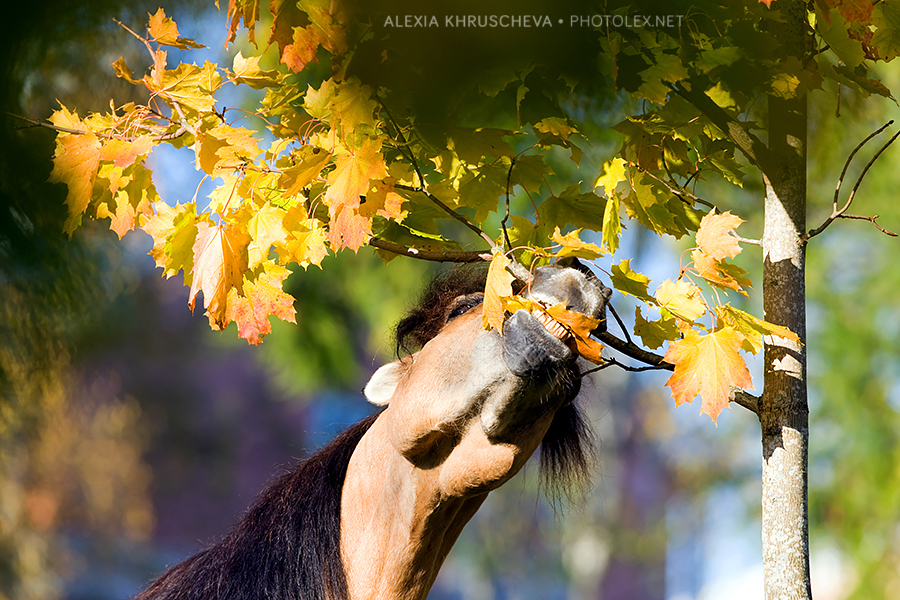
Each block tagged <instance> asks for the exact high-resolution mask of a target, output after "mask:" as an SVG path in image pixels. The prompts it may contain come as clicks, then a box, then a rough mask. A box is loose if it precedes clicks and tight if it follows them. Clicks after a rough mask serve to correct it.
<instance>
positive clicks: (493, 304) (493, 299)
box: [482, 252, 515, 335]
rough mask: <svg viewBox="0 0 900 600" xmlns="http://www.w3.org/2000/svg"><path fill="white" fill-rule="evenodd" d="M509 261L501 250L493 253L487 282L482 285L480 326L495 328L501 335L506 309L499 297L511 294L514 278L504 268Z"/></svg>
mask: <svg viewBox="0 0 900 600" xmlns="http://www.w3.org/2000/svg"><path fill="white" fill-rule="evenodd" d="M511 262H512V261H510V260H509V258H507V256H506V255H505V254H503V253H502V252H497V253H496V254H494V258H492V259H491V266H490V267H488V274H487V282H486V284H485V286H484V304H483V305H482V306H483V313H482V327H484V328H485V329H491V328H493V329H496V330H497V331H498V332H499V333H500V334H501V335H502V334H503V321H504V320H505V319H506V311H505V310H504V308H503V301H502V300H501V299H502V298H505V297H507V296H512V282H513V281H514V280H515V277H513V275H512V273H510V272H509V271H508V270H507V269H506V267H507V266H509V264H510V263H511Z"/></svg>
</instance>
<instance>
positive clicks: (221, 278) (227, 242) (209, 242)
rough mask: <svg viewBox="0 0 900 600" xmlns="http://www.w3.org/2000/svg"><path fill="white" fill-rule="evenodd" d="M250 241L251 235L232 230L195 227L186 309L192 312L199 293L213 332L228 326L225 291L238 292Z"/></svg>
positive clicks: (202, 225)
mask: <svg viewBox="0 0 900 600" xmlns="http://www.w3.org/2000/svg"><path fill="white" fill-rule="evenodd" d="M249 241H250V236H248V235H247V234H246V233H243V232H241V231H238V230H236V229H235V228H233V227H228V226H224V225H213V224H211V223H205V222H204V223H199V224H198V225H197V240H196V241H195V242H194V268H193V279H192V280H191V291H190V294H189V295H188V306H189V307H190V308H191V310H194V301H195V299H196V297H197V293H198V292H200V291H202V292H203V306H204V308H206V316H207V317H209V324H210V327H212V328H213V329H217V330H218V329H224V327H225V326H226V325H228V319H227V318H226V310H227V306H228V302H227V298H228V292H229V291H230V290H231V289H232V288H237V290H238V292H240V291H241V288H242V284H243V280H244V271H246V270H247V244H248V243H249Z"/></svg>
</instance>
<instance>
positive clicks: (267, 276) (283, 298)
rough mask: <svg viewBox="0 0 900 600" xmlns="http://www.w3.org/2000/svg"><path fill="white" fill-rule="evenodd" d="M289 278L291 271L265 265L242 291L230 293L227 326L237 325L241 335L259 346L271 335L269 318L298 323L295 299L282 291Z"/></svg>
mask: <svg viewBox="0 0 900 600" xmlns="http://www.w3.org/2000/svg"><path fill="white" fill-rule="evenodd" d="M254 271H256V269H254ZM290 274H291V272H290V271H289V270H288V269H285V268H284V267H281V266H279V265H276V264H275V263H273V262H266V263H264V264H263V265H262V268H261V269H260V270H259V272H258V273H254V274H251V275H250V277H246V276H245V278H244V283H243V286H242V289H241V290H240V291H238V288H237V287H232V288H231V289H230V290H229V291H228V300H227V304H228V308H227V309H226V312H225V322H226V325H227V324H228V323H229V322H231V321H234V322H235V323H236V324H237V329H238V335H239V336H240V337H242V338H244V339H245V340H247V343H249V344H252V345H254V346H256V345H259V343H260V342H261V341H262V338H263V336H265V335H266V334H268V333H271V332H272V325H271V324H270V323H269V316H276V317H278V318H279V319H281V320H282V321H287V322H289V323H295V322H296V319H295V310H294V298H293V297H292V296H290V295H289V294H286V293H285V292H284V290H283V289H282V285H283V283H284V280H285V278H287V276H288V275H290Z"/></svg>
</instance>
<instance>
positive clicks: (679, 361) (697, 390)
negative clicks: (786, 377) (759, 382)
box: [664, 327, 753, 421]
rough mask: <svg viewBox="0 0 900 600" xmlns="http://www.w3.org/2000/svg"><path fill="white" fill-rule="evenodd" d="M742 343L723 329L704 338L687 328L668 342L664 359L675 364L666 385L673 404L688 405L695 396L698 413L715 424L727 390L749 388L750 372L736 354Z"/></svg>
mask: <svg viewBox="0 0 900 600" xmlns="http://www.w3.org/2000/svg"><path fill="white" fill-rule="evenodd" d="M743 341H744V336H743V335H741V334H740V333H739V332H738V331H736V330H735V329H733V328H731V327H723V328H722V329H719V330H718V331H714V332H713V333H711V334H709V335H704V336H701V335H700V334H699V333H697V331H696V330H693V329H690V330H687V331H686V332H685V334H684V338H682V339H680V340H677V341H674V342H671V343H670V344H669V348H668V349H667V350H666V354H665V357H664V359H665V360H666V362H669V363H671V364H673V365H675V371H674V372H673V373H672V376H671V377H669V380H668V381H667V382H666V385H667V386H669V388H670V389H671V390H672V397H673V398H674V399H675V405H676V406H677V405H680V404H683V403H685V402H691V401H692V400H693V399H694V398H695V397H696V396H697V395H698V394H699V395H700V398H701V399H702V405H701V412H702V413H705V414H707V415H709V416H710V417H711V418H712V420H713V421H715V420H716V418H717V417H718V416H719V413H720V412H722V409H723V408H725V406H727V405H728V402H729V394H730V392H731V388H733V387H737V388H741V389H753V382H752V380H751V379H750V371H748V370H747V364H746V363H745V362H744V359H743V357H742V356H741V355H740V353H739V350H740V348H741V344H742V343H743Z"/></svg>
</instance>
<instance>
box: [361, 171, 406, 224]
mask: <svg viewBox="0 0 900 600" xmlns="http://www.w3.org/2000/svg"><path fill="white" fill-rule="evenodd" d="M395 183H397V179H396V178H394V177H385V178H384V179H381V180H379V181H375V182H374V184H375V185H374V188H373V189H372V190H370V191H369V193H368V194H366V201H365V203H364V204H362V205H360V207H359V212H360V214H362V215H365V216H367V217H369V218H371V217H374V216H375V215H378V216H380V217H384V218H385V219H393V220H394V221H397V222H400V221H401V220H402V219H403V211H402V210H401V207H402V206H403V202H404V199H403V196H401V195H400V194H398V193H397V192H395V191H394V184H395Z"/></svg>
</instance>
